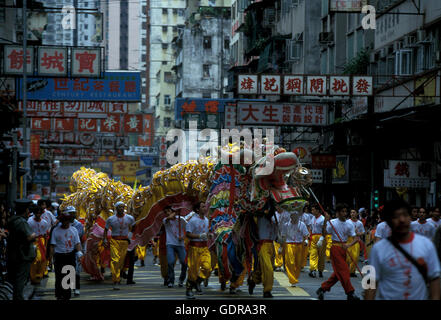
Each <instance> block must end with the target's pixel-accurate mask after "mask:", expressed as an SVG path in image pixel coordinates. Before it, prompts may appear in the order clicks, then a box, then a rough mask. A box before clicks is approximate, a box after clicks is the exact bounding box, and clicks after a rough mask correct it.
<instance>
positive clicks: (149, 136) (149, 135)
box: [138, 114, 154, 147]
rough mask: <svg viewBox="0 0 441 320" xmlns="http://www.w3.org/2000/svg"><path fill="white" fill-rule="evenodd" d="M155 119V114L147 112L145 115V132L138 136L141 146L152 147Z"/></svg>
mask: <svg viewBox="0 0 441 320" xmlns="http://www.w3.org/2000/svg"><path fill="white" fill-rule="evenodd" d="M153 126H154V121H153V115H151V114H145V115H144V116H143V129H144V134H143V135H141V136H139V137H138V146H141V147H151V146H152V140H153V132H154V128H153Z"/></svg>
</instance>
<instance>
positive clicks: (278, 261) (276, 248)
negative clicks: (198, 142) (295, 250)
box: [274, 241, 283, 268]
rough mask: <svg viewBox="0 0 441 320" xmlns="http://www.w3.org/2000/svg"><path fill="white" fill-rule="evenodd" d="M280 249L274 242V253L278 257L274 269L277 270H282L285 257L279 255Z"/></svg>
mask: <svg viewBox="0 0 441 320" xmlns="http://www.w3.org/2000/svg"><path fill="white" fill-rule="evenodd" d="M279 248H280V244H279V243H278V242H276V241H274V251H275V255H276V257H275V259H274V267H276V268H280V267H281V266H283V256H282V254H279Z"/></svg>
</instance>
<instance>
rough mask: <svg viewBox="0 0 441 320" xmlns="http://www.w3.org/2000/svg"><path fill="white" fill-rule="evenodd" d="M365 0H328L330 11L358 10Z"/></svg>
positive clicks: (364, 3)
mask: <svg viewBox="0 0 441 320" xmlns="http://www.w3.org/2000/svg"><path fill="white" fill-rule="evenodd" d="M367 4H368V1H367V0H329V11H330V12H360V13H361V9H362V8H363V6H366V5H367Z"/></svg>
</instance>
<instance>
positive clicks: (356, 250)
mask: <svg viewBox="0 0 441 320" xmlns="http://www.w3.org/2000/svg"><path fill="white" fill-rule="evenodd" d="M348 221H349V222H351V223H352V224H353V225H354V228H355V234H356V235H357V237H358V238H359V239H361V237H362V236H363V235H364V233H365V230H364V226H363V222H361V221H360V220H358V213H357V211H356V210H354V209H352V210H351V218H350V219H348ZM352 240H354V239H353V238H352V237H349V238H348V242H352ZM360 241H361V240H359V241H357V242H356V243H355V244H354V245H352V247H350V248H349V249H348V251H347V255H348V256H347V259H346V262H347V263H348V265H349V271H350V275H351V277H353V278H356V277H357V275H356V274H355V269H356V265H355V264H356V263H358V259H359V257H360Z"/></svg>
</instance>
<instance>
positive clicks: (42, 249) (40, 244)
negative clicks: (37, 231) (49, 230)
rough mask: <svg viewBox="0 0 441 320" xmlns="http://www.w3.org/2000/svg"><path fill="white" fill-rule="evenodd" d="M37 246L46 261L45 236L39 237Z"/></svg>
mask: <svg viewBox="0 0 441 320" xmlns="http://www.w3.org/2000/svg"><path fill="white" fill-rule="evenodd" d="M37 246H38V248H39V249H40V252H41V256H42V257H43V259H44V257H46V246H45V245H44V236H39V237H38V238H37Z"/></svg>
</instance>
